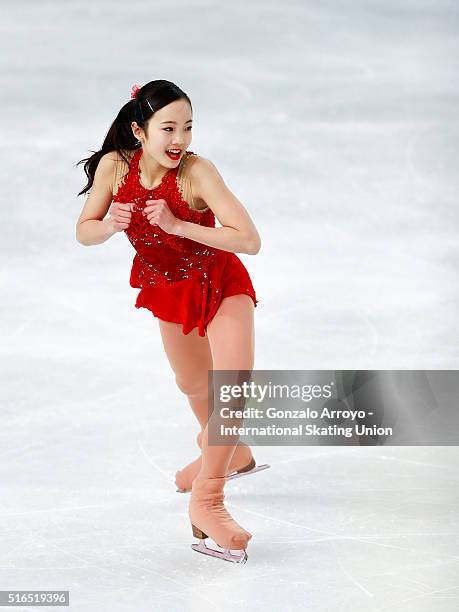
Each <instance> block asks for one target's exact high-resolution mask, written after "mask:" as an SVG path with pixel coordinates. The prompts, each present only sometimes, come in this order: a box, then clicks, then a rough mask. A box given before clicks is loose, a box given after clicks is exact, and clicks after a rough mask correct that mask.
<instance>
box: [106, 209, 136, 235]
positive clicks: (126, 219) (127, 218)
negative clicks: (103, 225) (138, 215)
mask: <svg viewBox="0 0 459 612" xmlns="http://www.w3.org/2000/svg"><path fill="white" fill-rule="evenodd" d="M132 206H133V204H131V203H130V202H128V203H127V204H124V203H121V202H112V204H111V206H110V208H109V210H108V224H109V225H110V227H111V228H112V230H113V231H114V232H124V230H125V229H127V228H128V227H129V224H130V222H131V214H132Z"/></svg>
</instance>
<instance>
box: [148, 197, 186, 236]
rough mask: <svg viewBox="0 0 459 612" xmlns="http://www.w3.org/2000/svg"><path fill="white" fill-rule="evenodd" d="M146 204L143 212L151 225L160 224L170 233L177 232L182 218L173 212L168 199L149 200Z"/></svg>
mask: <svg viewBox="0 0 459 612" xmlns="http://www.w3.org/2000/svg"><path fill="white" fill-rule="evenodd" d="M146 204H147V205H146V206H145V208H144V209H143V211H142V214H143V215H146V218H147V219H148V221H149V223H151V225H159V227H160V228H161V229H162V230H164V231H165V232H167V233H168V234H177V232H178V224H179V222H180V220H179V219H177V217H175V216H174V215H173V214H172V212H171V210H170V208H169V206H168V205H167V202H166V200H147V202H146Z"/></svg>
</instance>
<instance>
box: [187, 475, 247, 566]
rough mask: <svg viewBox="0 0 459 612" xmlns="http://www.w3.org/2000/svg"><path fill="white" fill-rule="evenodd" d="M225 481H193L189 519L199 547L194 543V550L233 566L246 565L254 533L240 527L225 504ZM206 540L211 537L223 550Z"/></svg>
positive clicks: (198, 479) (212, 479)
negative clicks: (248, 548) (207, 543)
mask: <svg viewBox="0 0 459 612" xmlns="http://www.w3.org/2000/svg"><path fill="white" fill-rule="evenodd" d="M225 480H226V479H225V478H223V477H222V478H195V479H194V480H193V484H192V490H191V497H190V503H189V516H190V521H191V527H192V530H193V535H194V536H195V537H196V538H198V539H199V544H192V545H191V548H192V549H193V550H195V551H196V552H200V553H203V554H205V555H209V556H211V557H217V558H219V559H222V560H224V561H230V562H231V563H245V562H246V561H247V559H248V556H247V552H246V550H245V549H246V547H247V544H248V542H249V540H250V539H251V537H252V534H251V533H249V532H248V531H246V530H245V529H243V528H242V527H241V526H240V525H238V524H237V523H236V521H235V520H234V519H233V518H232V517H231V515H230V514H229V512H228V511H227V510H226V508H225V506H224V505H223V500H224V494H223V487H224V485H225ZM206 538H211V539H212V540H213V541H214V542H215V543H216V544H217V546H219V547H220V548H221V549H222V550H217V549H215V548H209V547H208V546H206V543H205V539H206Z"/></svg>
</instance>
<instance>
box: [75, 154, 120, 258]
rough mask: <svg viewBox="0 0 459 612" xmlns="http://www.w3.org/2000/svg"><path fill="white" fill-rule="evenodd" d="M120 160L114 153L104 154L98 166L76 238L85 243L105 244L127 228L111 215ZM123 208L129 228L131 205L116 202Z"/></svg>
mask: <svg viewBox="0 0 459 612" xmlns="http://www.w3.org/2000/svg"><path fill="white" fill-rule="evenodd" d="M115 163H116V160H115V159H113V154H109V153H107V154H106V155H104V156H103V157H102V158H101V159H100V161H99V164H98V166H97V168H96V173H95V175H94V183H93V185H92V188H91V193H90V194H89V196H88V198H87V200H86V202H85V205H84V207H83V210H82V211H81V214H80V216H79V218H78V221H77V225H76V239H77V241H78V242H79V243H81V244H83V245H85V246H92V245H95V244H101V243H102V242H105V241H106V240H108V239H109V238H111V237H112V236H113V234H116V233H117V232H119V231H122V230H123V229H124V228H123V227H121V225H119V226H118V225H117V224H115V223H114V220H113V218H111V217H107V218H106V219H105V215H106V214H107V212H108V210H109V208H110V204H111V202H112V199H113V193H112V187H113V172H114V168H115ZM116 206H117V208H119V209H120V210H119V211H118V212H117V214H118V215H120V216H122V217H124V218H125V222H126V225H125V227H128V225H129V221H130V218H131V213H130V212H129V211H130V207H129V205H127V204H118V203H117V204H116Z"/></svg>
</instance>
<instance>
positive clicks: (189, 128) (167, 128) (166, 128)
mask: <svg viewBox="0 0 459 612" xmlns="http://www.w3.org/2000/svg"><path fill="white" fill-rule="evenodd" d="M192 127H193V126H191V125H189V126H188V128H187V129H188V131H189V132H191V128H192ZM172 129H173V128H171V127H165V128H163V130H172Z"/></svg>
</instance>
